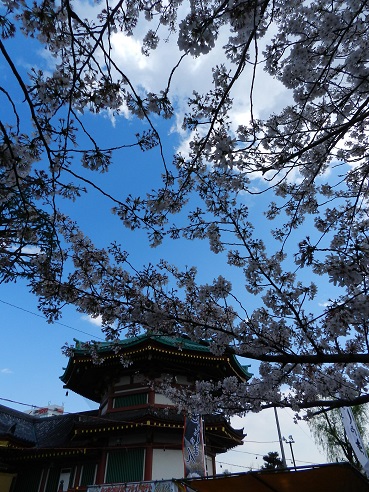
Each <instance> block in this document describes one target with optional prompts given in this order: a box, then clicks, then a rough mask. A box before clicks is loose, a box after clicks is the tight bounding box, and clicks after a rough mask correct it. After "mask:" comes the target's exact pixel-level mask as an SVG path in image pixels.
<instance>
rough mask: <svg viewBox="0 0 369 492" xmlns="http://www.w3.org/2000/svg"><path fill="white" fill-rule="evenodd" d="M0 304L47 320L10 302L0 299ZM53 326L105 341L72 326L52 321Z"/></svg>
mask: <svg viewBox="0 0 369 492" xmlns="http://www.w3.org/2000/svg"><path fill="white" fill-rule="evenodd" d="M0 302H2V303H3V304H6V305H8V306H11V307H13V308H16V309H19V310H20V311H24V312H25V313H28V314H32V316H37V317H38V318H41V319H44V320H45V321H47V318H46V317H45V316H42V314H38V313H34V312H33V311H30V310H29V309H25V308H22V307H20V306H16V305H15V304H12V303H10V302H7V301H3V300H2V299H0ZM53 324H55V325H60V326H64V328H68V329H69V330H73V331H76V332H78V333H83V334H84V335H88V336H89V337H91V338H97V339H99V340H102V341H105V339H104V338H101V337H98V336H95V335H92V334H91V333H88V332H87V331H83V330H79V329H78V328H73V326H70V325H66V324H65V323H61V322H60V321H54V322H53Z"/></svg>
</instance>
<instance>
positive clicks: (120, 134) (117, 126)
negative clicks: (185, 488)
mask: <svg viewBox="0 0 369 492" xmlns="http://www.w3.org/2000/svg"><path fill="white" fill-rule="evenodd" d="M24 42H25V41H24V40H22V42H19V41H18V40H15V41H10V42H9V43H8V42H7V43H6V45H7V46H11V53H12V56H13V59H14V60H15V62H16V64H17V66H18V67H19V69H20V70H21V71H23V72H24V71H26V70H29V68H30V67H31V66H32V64H34V65H37V66H43V67H44V68H45V69H50V66H49V59H48V57H47V56H45V55H46V54H45V52H42V51H39V48H38V47H37V44H36V43H35V42H29V40H27V47H28V49H27V50H25V49H24V44H23V43H24ZM137 42H138V41H136V40H135V39H132V38H130V39H127V38H125V39H124V38H121V37H118V38H117V39H116V44H115V49H116V52H117V56H118V58H119V57H120V60H121V62H122V64H125V66H127V67H129V70H131V72H132V73H131V76H132V77H135V78H136V80H140V84H142V85H143V86H144V87H145V88H146V89H147V88H148V86H149V85H150V84H151V86H152V87H151V88H152V89H153V90H155V89H157V87H158V86H160V84H161V83H162V82H163V80H165V77H166V76H167V74H168V70H169V68H170V66H172V65H174V61H175V60H176V59H177V58H178V53H175V50H173V46H172V45H170V43H168V45H165V46H164V48H163V49H164V54H162V55H160V56H159V55H157V54H155V53H154V54H153V57H152V58H150V59H145V58H143V57H142V55H141V54H140V51H139V49H138V50H137V49H136V48H137V46H138V45H137ZM220 44H221V42H220ZM128 48H129V49H128ZM214 60H217V52H216V50H215V51H214V52H213V53H212V54H211V55H210V56H209V57H207V58H206V59H205V58H204V59H202V58H200V59H196V60H188V61H186V63H187V65H186V64H185V65H184V67H183V70H182V72H181V71H180V72H179V74H178V76H177V77H176V78H175V79H174V81H173V91H174V94H175V96H176V98H177V104H178V113H179V114H181V112H182V110H183V106H182V105H183V100H182V99H181V98H182V97H183V95H184V94H186V93H189V92H188V91H191V90H192V89H193V88H196V89H198V90H202V89H203V88H204V86H205V85H206V84H207V83H208V82H209V67H211V66H212V64H213V63H214ZM263 80H264V79H263V76H261V81H263ZM0 81H1V83H2V84H4V85H5V86H7V84H10V87H11V88H12V90H13V89H14V88H15V86H14V83H13V82H12V80H11V75H10V74H9V72H8V71H7V70H6V68H5V65H4V62H3V60H1V59H0ZM244 91H245V89H244V87H242V86H241V87H240V88H239V89H238V92H237V93H236V94H235V99H236V101H237V103H238V104H236V108H237V110H235V111H234V113H233V115H232V117H233V118H234V122H235V123H237V122H239V121H242V118H243V117H245V115H246V114H247V111H248V109H247V104H246V105H245V101H244V100H243V98H242V96H243V94H244ZM268 94H269V96H270V100H269V103H268V104H267V103H266V102H265V97H264V96H265V90H264V88H263V84H262V83H261V85H260V87H259V88H258V89H257V90H256V95H255V98H256V101H258V100H259V101H260V102H262V104H261V107H260V114H262V113H263V112H265V111H266V110H267V109H268V110H269V111H271V110H272V109H274V108H275V107H276V105H277V104H282V103H283V97H282V96H284V95H285V94H284V92H283V89H282V88H281V87H280V85H279V84H277V83H275V84H273V85H268ZM18 103H19V105H20V106H19V107H21V106H22V103H21V97H19V98H18ZM7 110H9V107H7V106H6V105H2V106H1V105H0V112H5V111H7ZM7 116H8V115H7V114H5V118H6V117H7ZM1 117H2V118H3V117H4V115H3V114H1ZM84 121H85V122H86V124H88V126H89V128H90V129H91V131H92V132H93V133H94V134H95V135H98V138H99V140H100V141H101V142H102V143H103V145H104V146H105V147H108V146H109V144H110V143H113V144H115V143H116V142H117V141H119V142H120V143H122V141H123V142H126V143H132V141H134V137H133V136H134V134H135V132H136V131H138V130H142V129H143V128H147V127H145V125H144V126H142V124H141V123H140V124H138V123H137V122H135V121H133V120H126V119H125V118H123V117H121V118H119V119H117V120H116V121H115V122H114V124H113V123H112V121H111V120H110V119H109V118H108V116H107V115H99V116H94V115H87V116H86V117H85V118H84ZM154 122H155V124H156V125H158V129H159V130H160V133H161V135H164V136H165V141H164V143H165V153H166V156H167V157H168V158H169V160H170V156H171V154H172V153H173V151H174V150H175V149H176V148H177V147H178V146H180V145H184V144H185V137H184V136H183V135H181V134H180V133H178V134H176V133H174V132H173V129H174V128H176V119H175V118H174V119H173V120H172V121H170V122H165V123H163V122H160V121H157V120H155V119H154ZM182 138H183V140H181V139H182ZM161 166H162V164H161V162H160V156H159V153H158V149H153V150H151V151H148V152H145V153H143V152H142V151H141V150H140V149H138V148H134V149H132V150H129V151H127V150H124V151H122V152H121V153H119V154H117V156H116V157H115V159H114V163H113V165H112V167H111V169H110V171H109V172H108V173H106V174H103V175H97V174H91V173H89V172H88V171H86V170H81V172H82V173H84V175H85V176H86V177H89V178H92V179H93V180H94V181H96V182H97V183H98V184H99V185H100V186H101V187H102V188H103V189H105V190H107V191H108V192H110V193H111V194H112V195H113V196H115V197H117V198H121V197H122V195H123V196H124V194H125V193H127V190H128V191H129V192H130V193H132V194H136V193H137V194H138V193H140V192H142V191H143V190H147V191H150V189H151V187H153V186H155V184H156V183H158V177H159V175H160V172H161V171H162V167H161ZM247 204H248V206H249V207H250V208H252V209H253V212H254V218H255V215H256V216H257V217H259V218H261V215H260V210H261V207H260V204H259V203H257V204H256V202H255V201H254V199H250V198H249V199H248V203H247ZM111 206H112V204H111V203H110V202H109V200H107V199H105V198H103V197H101V196H99V194H98V193H95V192H89V194H88V195H86V196H83V197H82V198H81V199H80V200H78V201H77V202H75V203H72V202H65V203H63V205H62V208H63V210H65V211H66V212H67V213H69V214H70V216H71V217H72V218H74V219H76V220H78V222H79V224H80V226H81V228H82V230H83V231H84V232H85V233H86V234H87V235H90V236H91V237H92V239H93V240H94V242H95V244H96V246H99V247H104V246H106V245H108V243H109V242H110V241H112V240H116V241H117V242H120V243H122V245H123V247H124V249H126V250H127V251H129V252H130V260H131V261H132V262H133V263H134V264H135V265H136V266H137V267H138V268H140V267H141V266H142V265H143V264H147V263H149V262H152V263H156V262H157V261H158V260H159V259H160V258H165V259H167V260H169V261H172V262H173V263H175V264H176V265H178V266H179V267H181V266H185V265H188V266H191V265H192V264H196V266H197V267H198V269H199V275H200V278H201V280H202V281H204V282H205V281H208V282H211V280H212V278H213V277H214V276H216V275H219V274H226V272H228V273H229V268H228V267H226V266H225V262H224V261H222V260H223V259H224V258H223V257H222V255H219V256H214V255H212V254H211V253H210V252H209V249H208V245H207V244H206V242H184V241H176V242H172V241H167V240H166V241H164V243H163V246H162V247H160V248H157V249H152V248H150V247H149V245H148V242H147V238H146V235H145V233H144V232H141V231H135V232H133V233H132V232H129V231H127V230H126V229H124V228H123V226H122V225H121V224H120V222H119V220H118V219H117V218H116V217H114V216H112V215H111V214H110V213H109V209H110V208H111ZM231 277H232V278H231V280H232V282H233V284H234V285H235V287H236V290H237V291H238V292H239V293H240V295H242V297H243V299H246V300H247V302H250V303H252V302H255V300H253V298H251V296H248V295H247V294H246V292H245V289H244V286H243V282H242V278H241V277H239V276H238V274H237V273H236V270H235V271H234V272H232V273H231ZM323 300H324V299H321V301H323ZM0 314H1V320H2V346H3V352H2V357H1V362H0V388H1V391H0V397H1V400H0V403H1V404H4V405H8V406H11V407H12V408H17V409H19V410H25V409H27V408H29V405H35V406H43V405H45V404H48V403H49V402H50V403H56V404H64V407H65V411H67V412H77V411H84V410H89V409H92V408H96V405H95V404H93V403H92V402H89V401H87V400H86V399H84V398H82V397H79V396H78V395H74V394H73V393H72V392H69V394H68V396H66V391H65V389H64V388H63V384H62V382H61V381H60V379H59V377H60V376H61V375H62V373H63V367H65V366H66V364H67V359H66V358H65V357H64V356H63V355H62V353H61V347H62V346H63V345H64V344H65V343H66V342H67V343H72V341H73V338H77V339H79V340H82V341H87V340H90V339H98V337H102V335H101V332H100V330H99V326H98V325H97V324H96V323H94V322H91V320H89V319H86V318H84V317H83V316H82V315H81V314H80V313H78V312H76V310H75V309H74V308H73V307H67V308H65V309H64V311H63V318H62V319H61V320H60V323H56V324H54V325H50V324H48V323H47V322H46V320H45V319H44V318H43V317H42V315H40V313H39V312H38V310H37V299H36V298H34V297H33V296H32V295H31V294H29V292H28V289H27V286H26V285H25V284H24V283H22V282H19V283H17V284H5V285H0ZM242 362H243V363H249V361H242ZM256 370H257V364H255V363H252V367H251V371H254V372H256ZM16 402H20V403H21V404H19V403H16ZM281 424H282V427H283V429H282V432H283V434H284V435H286V436H288V435H290V434H292V435H293V436H294V438H295V440H296V445H295V447H296V450H295V455H296V459H297V460H298V461H299V463H298V464H301V465H302V464H309V463H311V462H316V461H322V460H323V459H324V458H322V456H321V455H320V454H317V452H316V449H315V445H314V444H313V442H312V440H311V438H310V437H309V435H308V430H307V427H306V424H301V426H296V425H295V424H294V423H293V414H292V412H290V413H288V412H287V411H283V412H282V415H281ZM235 426H236V427H245V432H247V434H248V437H247V438H246V440H249V441H257V442H250V443H247V444H245V446H244V447H243V448H244V449H243V450H238V451H237V453H238V454H236V452H233V454H232V453H230V454H229V455H227V456H222V457H221V458H220V461H223V462H224V465H222V466H223V469H228V470H229V471H233V472H237V471H243V470H244V468H241V467H249V466H253V467H256V468H258V467H259V466H260V464H261V462H262V458H261V456H262V455H263V454H266V453H267V452H268V451H273V450H279V445H278V443H276V442H275V441H276V440H277V435H276V427H275V422H274V416H273V415H271V413H270V412H269V411H267V412H262V413H261V414H257V415H253V416H247V417H245V418H243V419H242V421H240V420H239V419H235ZM297 434H298V437H296V435H297ZM286 454H288V450H286ZM229 463H235V464H237V466H234V467H233V468H232V467H231V466H230V465H229ZM219 471H221V470H219Z"/></svg>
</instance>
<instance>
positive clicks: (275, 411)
mask: <svg viewBox="0 0 369 492" xmlns="http://www.w3.org/2000/svg"><path fill="white" fill-rule="evenodd" d="M274 415H275V421H276V424H277V431H278V438H279V445H280V447H281V456H282V463H283V468H287V463H286V456H285V454H284V449H283V441H282V434H281V428H280V427H279V420H278V414H277V407H274Z"/></svg>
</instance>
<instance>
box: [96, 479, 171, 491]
mask: <svg viewBox="0 0 369 492" xmlns="http://www.w3.org/2000/svg"><path fill="white" fill-rule="evenodd" d="M177 491H178V488H177V486H176V485H175V484H174V483H173V482H172V481H171V480H164V481H159V482H131V483H121V484H119V483H117V484H110V485H90V487H88V489H87V492H177Z"/></svg>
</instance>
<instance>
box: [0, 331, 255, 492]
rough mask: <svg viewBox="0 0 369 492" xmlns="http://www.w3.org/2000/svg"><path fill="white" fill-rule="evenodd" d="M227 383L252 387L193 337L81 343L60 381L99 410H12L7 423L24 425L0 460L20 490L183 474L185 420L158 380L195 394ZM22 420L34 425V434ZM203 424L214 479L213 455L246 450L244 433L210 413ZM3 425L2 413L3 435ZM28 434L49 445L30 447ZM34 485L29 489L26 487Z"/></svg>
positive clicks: (242, 370)
mask: <svg viewBox="0 0 369 492" xmlns="http://www.w3.org/2000/svg"><path fill="white" fill-rule="evenodd" d="M227 376H235V377H237V379H238V380H240V381H244V382H246V381H247V380H248V379H249V378H250V376H251V374H250V373H249V372H248V366H241V365H240V364H239V363H238V361H237V359H236V358H235V357H234V356H229V355H221V356H219V355H214V354H212V353H211V352H210V350H209V348H208V347H207V346H206V345H202V344H198V343H194V342H192V341H190V340H189V339H187V338H181V339H172V338H170V337H165V336H160V337H158V336H147V335H145V336H139V337H136V338H131V339H125V340H122V341H120V342H118V343H109V342H104V343H97V344H95V345H94V347H93V351H92V352H91V347H89V346H87V345H86V344H83V343H80V342H78V341H76V343H75V347H74V348H73V349H72V351H71V357H70V359H69V362H68V365H67V368H66V369H65V372H64V374H63V375H62V376H61V380H62V381H63V382H64V385H65V388H66V389H68V390H72V391H74V392H76V393H78V394H80V395H82V396H84V397H86V398H89V399H90V400H93V401H95V402H97V403H99V409H98V410H96V411H91V412H84V413H81V414H69V415H61V416H56V417H47V418H44V419H37V418H35V417H31V416H28V415H27V416H25V415H24V414H20V412H15V411H14V410H12V411H11V412H10V413H12V416H11V415H8V416H7V419H6V420H7V425H8V426H9V428H10V426H11V423H12V422H13V420H14V422H18V425H17V426H16V427H15V432H13V434H12V436H10V435H9V436H8V444H9V446H8V447H6V448H5V449H4V448H3V449H1V450H0V460H2V461H3V462H4V463H5V464H6V465H7V466H8V471H9V472H13V473H15V474H17V480H16V482H15V488H14V492H22V491H23V490H27V492H33V491H34V492H57V491H58V492H59V490H60V491H61V490H63V491H66V490H68V491H72V490H73V491H74V490H86V487H87V486H88V485H93V484H107V483H124V482H140V481H143V480H145V481H150V480H162V479H169V478H172V477H176V478H181V477H183V476H184V462H183V456H182V440H183V430H184V416H183V414H182V413H179V412H178V410H177V409H176V407H175V406H174V404H173V402H171V401H170V400H169V399H168V398H167V397H166V396H164V395H163V394H161V393H160V392H158V390H157V389H156V388H157V384H156V383H160V382H161V381H163V380H165V379H168V378H170V379H171V381H172V384H175V385H178V386H183V385H185V386H186V387H188V388H189V389H190V388H191V387H192V386H193V385H194V383H195V381H196V380H212V381H217V380H220V379H223V378H224V377H227ZM3 408H5V407H3ZM9 410H10V409H9ZM5 413H6V411H5ZM15 414H17V415H15ZM18 414H20V415H22V417H20V416H19V415H18ZM17 419H18V420H17ZM20 419H21V420H22V419H23V421H25V420H26V421H27V428H28V427H29V429H28V435H27V436H23V435H22V432H21V428H22V426H21V425H19V421H20ZM3 420H4V419H3ZM203 421H204V436H205V439H204V441H205V462H206V469H207V473H208V474H209V475H213V474H215V456H216V455H217V454H219V453H224V452H225V451H227V450H229V449H231V448H233V447H234V446H237V445H239V444H242V439H243V437H244V434H243V431H242V429H240V430H237V429H234V428H232V426H231V425H230V423H229V422H228V421H227V419H226V418H225V417H223V416H221V415H204V416H203ZM1 422H2V414H1V409H0V434H1ZM17 427H18V428H19V432H18V431H17ZM23 427H25V426H24V425H23ZM31 427H32V428H33V430H32V432H31ZM41 427H43V428H42V429H41ZM30 435H31V436H33V435H39V436H41V437H42V439H41V438H40V439H38V440H37V439H34V440H33V441H32V439H31V441H32V442H30V440H29V439H30V438H29V436H30ZM4 438H6V435H4V434H3V435H0V439H2V440H4ZM22 439H23V441H24V439H28V440H27V442H26V441H24V442H23V441H22ZM31 470H32V472H31ZM30 473H31V475H32V477H34V486H33V487H31V485H30V480H29V477H30V475H29V474H30ZM27 477H28V478H27ZM61 480H62V481H63V482H62V485H60V484H61ZM27 482H28V486H27V487H28V488H27V489H24V488H22V487H24V485H22V484H25V483H27ZM30 487H31V488H30ZM58 487H59V488H58Z"/></svg>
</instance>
